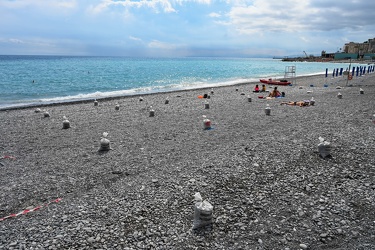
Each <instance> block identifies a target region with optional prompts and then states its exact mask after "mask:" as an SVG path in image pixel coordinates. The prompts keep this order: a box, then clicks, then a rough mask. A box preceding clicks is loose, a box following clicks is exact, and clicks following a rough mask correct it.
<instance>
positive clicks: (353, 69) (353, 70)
mask: <svg viewBox="0 0 375 250" xmlns="http://www.w3.org/2000/svg"><path fill="white" fill-rule="evenodd" d="M354 72H355V67H353V68H352V76H354Z"/></svg>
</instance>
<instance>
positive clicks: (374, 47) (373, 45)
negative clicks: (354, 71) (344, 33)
mask: <svg viewBox="0 0 375 250" xmlns="http://www.w3.org/2000/svg"><path fill="white" fill-rule="evenodd" d="M343 53H345V54H348V55H347V57H352V56H353V55H357V58H358V59H372V58H374V57H375V38H371V39H368V40H367V41H365V42H363V43H355V42H349V43H345V45H344V47H343ZM337 54H340V53H337ZM338 57H341V56H340V55H339V56H338ZM335 59H336V55H335Z"/></svg>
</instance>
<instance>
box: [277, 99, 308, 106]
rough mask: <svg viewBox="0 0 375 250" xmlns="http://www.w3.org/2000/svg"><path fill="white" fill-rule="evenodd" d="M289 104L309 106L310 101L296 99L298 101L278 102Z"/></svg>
mask: <svg viewBox="0 0 375 250" xmlns="http://www.w3.org/2000/svg"><path fill="white" fill-rule="evenodd" d="M284 104H285V105H291V106H300V107H304V106H310V101H307V100H305V101H298V102H291V101H290V102H282V103H280V105H284Z"/></svg>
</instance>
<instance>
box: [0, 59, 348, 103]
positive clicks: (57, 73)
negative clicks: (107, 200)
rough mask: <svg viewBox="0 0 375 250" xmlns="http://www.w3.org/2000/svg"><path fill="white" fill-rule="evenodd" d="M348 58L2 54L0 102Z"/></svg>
mask: <svg viewBox="0 0 375 250" xmlns="http://www.w3.org/2000/svg"><path fill="white" fill-rule="evenodd" d="M288 66H295V67H296V76H303V75H313V74H320V73H322V74H323V73H325V71H326V68H328V69H329V72H332V71H333V69H336V68H344V70H345V69H346V68H347V67H348V66H349V65H347V64H342V63H341V64H338V63H314V62H309V63H307V62H282V61H281V60H277V59H263V58H262V59H259V58H129V57H80V56H0V108H6V107H12V106H23V105H35V104H43V103H56V102H65V101H74V100H86V99H100V98H104V97H111V96H125V95H136V94H147V93H154V92H168V91H173V90H184V89H193V88H203V87H215V86H224V85H233V84H237V83H243V82H258V81H259V78H280V77H283V76H284V73H285V70H286V67H288Z"/></svg>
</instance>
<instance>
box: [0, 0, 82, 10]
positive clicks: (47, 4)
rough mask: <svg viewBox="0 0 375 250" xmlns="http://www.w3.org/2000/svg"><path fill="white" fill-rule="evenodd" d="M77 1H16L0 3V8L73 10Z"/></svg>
mask: <svg viewBox="0 0 375 250" xmlns="http://www.w3.org/2000/svg"><path fill="white" fill-rule="evenodd" d="M77 1H78V0H64V1H45V0H33V1H30V0H17V1H0V7H6V8H9V9H21V8H33V7H36V8H41V9H43V10H49V9H51V8H52V9H73V8H76V7H77V4H78V3H77Z"/></svg>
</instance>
